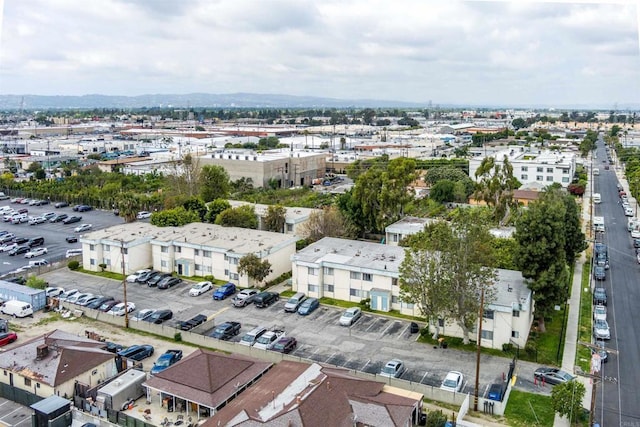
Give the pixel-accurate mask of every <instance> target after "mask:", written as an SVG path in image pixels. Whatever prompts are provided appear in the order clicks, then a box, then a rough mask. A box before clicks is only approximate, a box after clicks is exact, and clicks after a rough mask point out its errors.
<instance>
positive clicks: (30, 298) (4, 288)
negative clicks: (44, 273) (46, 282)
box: [0, 280, 47, 311]
mask: <svg viewBox="0 0 640 427" xmlns="http://www.w3.org/2000/svg"><path fill="white" fill-rule="evenodd" d="M0 300H2V301H9V300H18V301H22V302H27V303H29V304H31V307H32V308H33V311H37V310H42V309H43V308H44V306H45V305H47V295H46V293H45V291H44V290H43V289H33V288H30V287H28V286H24V285H19V284H17V283H13V282H7V281H6V280H0Z"/></svg>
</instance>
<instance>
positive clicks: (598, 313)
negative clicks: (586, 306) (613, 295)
mask: <svg viewBox="0 0 640 427" xmlns="http://www.w3.org/2000/svg"><path fill="white" fill-rule="evenodd" d="M593 320H596V321H597V320H607V307H605V306H604V305H596V306H595V307H593Z"/></svg>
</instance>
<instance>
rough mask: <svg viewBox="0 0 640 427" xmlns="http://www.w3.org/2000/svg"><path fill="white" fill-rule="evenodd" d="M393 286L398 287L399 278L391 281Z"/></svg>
mask: <svg viewBox="0 0 640 427" xmlns="http://www.w3.org/2000/svg"><path fill="white" fill-rule="evenodd" d="M391 286H398V278H397V277H393V278H392V279H391Z"/></svg>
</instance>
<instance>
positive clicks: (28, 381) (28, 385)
mask: <svg viewBox="0 0 640 427" xmlns="http://www.w3.org/2000/svg"><path fill="white" fill-rule="evenodd" d="M24 385H25V386H27V387H31V380H30V379H29V378H25V379H24Z"/></svg>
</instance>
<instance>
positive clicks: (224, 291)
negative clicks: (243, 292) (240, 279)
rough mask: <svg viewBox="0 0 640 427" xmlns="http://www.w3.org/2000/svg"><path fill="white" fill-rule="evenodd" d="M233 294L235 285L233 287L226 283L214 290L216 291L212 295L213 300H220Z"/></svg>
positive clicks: (231, 284)
mask: <svg viewBox="0 0 640 427" xmlns="http://www.w3.org/2000/svg"><path fill="white" fill-rule="evenodd" d="M235 293H236V285H234V284H233V283H227V284H226V285H222V286H220V287H219V288H218V289H216V291H215V292H214V293H213V299H215V300H222V299H225V298H226V297H230V296H231V295H233V294H235Z"/></svg>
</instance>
